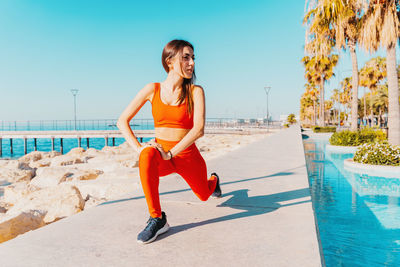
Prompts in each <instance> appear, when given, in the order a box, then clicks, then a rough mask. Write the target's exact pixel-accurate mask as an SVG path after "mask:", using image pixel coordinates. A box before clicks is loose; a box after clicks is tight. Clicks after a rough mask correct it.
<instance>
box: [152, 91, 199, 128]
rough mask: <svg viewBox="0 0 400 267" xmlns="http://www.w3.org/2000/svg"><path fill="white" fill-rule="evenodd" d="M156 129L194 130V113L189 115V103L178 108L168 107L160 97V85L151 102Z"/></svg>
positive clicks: (184, 103)
mask: <svg viewBox="0 0 400 267" xmlns="http://www.w3.org/2000/svg"><path fill="white" fill-rule="evenodd" d="M151 104H152V109H151V112H152V113H153V119H154V127H167V128H182V129H192V128H193V116H192V115H193V112H192V114H188V113H187V102H186V101H185V102H183V103H182V104H180V105H177V106H171V105H166V104H164V103H163V102H162V100H161V96H160V84H159V83H156V84H155V89H154V95H153V100H152V101H151Z"/></svg>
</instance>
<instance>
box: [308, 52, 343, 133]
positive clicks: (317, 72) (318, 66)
mask: <svg viewBox="0 0 400 267" xmlns="http://www.w3.org/2000/svg"><path fill="white" fill-rule="evenodd" d="M338 60H339V56H338V55H330V56H313V57H311V58H310V57H308V56H305V57H303V59H302V62H303V64H304V67H305V77H306V79H307V81H308V82H309V83H311V84H317V85H318V86H319V95H320V96H319V102H320V105H319V108H320V121H319V125H320V126H325V112H324V107H325V104H324V98H325V96H324V85H325V82H326V81H328V80H329V79H330V78H331V77H332V76H333V75H334V73H333V68H334V67H335V66H336V64H337V62H338Z"/></svg>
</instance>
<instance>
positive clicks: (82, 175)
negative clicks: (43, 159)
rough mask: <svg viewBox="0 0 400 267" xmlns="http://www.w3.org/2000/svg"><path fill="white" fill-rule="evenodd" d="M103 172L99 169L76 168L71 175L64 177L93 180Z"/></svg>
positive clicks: (69, 179)
mask: <svg viewBox="0 0 400 267" xmlns="http://www.w3.org/2000/svg"><path fill="white" fill-rule="evenodd" d="M103 173H104V172H103V171H101V170H76V172H74V174H73V175H71V176H69V177H67V178H66V180H67V181H72V180H94V179H96V178H97V177H98V176H99V175H100V174H103Z"/></svg>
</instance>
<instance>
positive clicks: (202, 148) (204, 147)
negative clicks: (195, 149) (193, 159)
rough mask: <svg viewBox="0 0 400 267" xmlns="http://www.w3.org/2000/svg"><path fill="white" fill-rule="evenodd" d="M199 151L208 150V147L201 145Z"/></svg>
mask: <svg viewBox="0 0 400 267" xmlns="http://www.w3.org/2000/svg"><path fill="white" fill-rule="evenodd" d="M199 151H200V152H204V151H210V148H208V147H207V146H201V147H199Z"/></svg>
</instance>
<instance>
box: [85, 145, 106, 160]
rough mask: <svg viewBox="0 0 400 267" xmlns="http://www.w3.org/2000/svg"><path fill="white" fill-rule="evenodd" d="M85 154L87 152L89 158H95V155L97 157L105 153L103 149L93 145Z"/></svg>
mask: <svg viewBox="0 0 400 267" xmlns="http://www.w3.org/2000/svg"><path fill="white" fill-rule="evenodd" d="M85 154H86V155H87V156H88V157H89V158H93V157H97V156H100V155H103V154H104V153H103V152H101V151H98V150H97V149H95V148H93V147H91V148H88V149H87V150H86V152H85Z"/></svg>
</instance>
